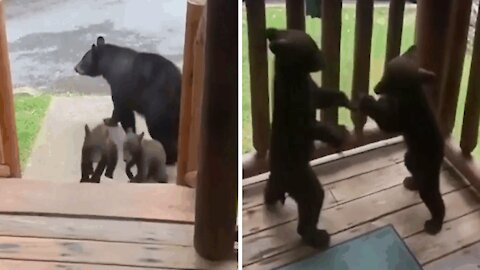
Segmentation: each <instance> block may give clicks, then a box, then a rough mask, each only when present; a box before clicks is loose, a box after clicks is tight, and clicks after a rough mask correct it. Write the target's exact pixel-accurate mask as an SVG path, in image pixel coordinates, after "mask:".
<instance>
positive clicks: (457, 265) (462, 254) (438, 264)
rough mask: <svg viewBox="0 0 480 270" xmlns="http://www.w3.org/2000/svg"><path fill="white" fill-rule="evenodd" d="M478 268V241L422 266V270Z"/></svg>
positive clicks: (472, 269)
mask: <svg viewBox="0 0 480 270" xmlns="http://www.w3.org/2000/svg"><path fill="white" fill-rule="evenodd" d="M479 268H480V243H476V244H473V245H471V246H469V247H466V248H463V249H461V250H459V251H457V252H455V253H452V254H450V255H448V256H446V257H444V258H442V259H440V260H437V261H434V262H432V263H429V264H427V265H425V266H424V267H423V269H424V270H477V269H479Z"/></svg>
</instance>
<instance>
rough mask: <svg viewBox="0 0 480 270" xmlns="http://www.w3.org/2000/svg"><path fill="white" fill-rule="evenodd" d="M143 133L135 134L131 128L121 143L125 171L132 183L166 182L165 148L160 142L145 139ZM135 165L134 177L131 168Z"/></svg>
mask: <svg viewBox="0 0 480 270" xmlns="http://www.w3.org/2000/svg"><path fill="white" fill-rule="evenodd" d="M143 136H144V133H143V132H142V133H140V135H137V134H135V132H133V130H132V129H131V128H129V129H128V130H127V136H126V138H125V142H124V144H123V160H124V161H125V163H126V173H127V176H128V178H129V179H130V182H132V183H147V182H151V183H167V167H166V165H165V161H166V158H165V150H164V149H163V146H162V144H161V143H159V142H158V141H155V140H146V139H144V138H143ZM133 166H136V167H137V175H136V176H135V177H134V176H133V174H132V172H131V168H132V167H133Z"/></svg>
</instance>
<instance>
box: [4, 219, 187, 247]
mask: <svg viewBox="0 0 480 270" xmlns="http://www.w3.org/2000/svg"><path fill="white" fill-rule="evenodd" d="M0 236H15V237H36V238H57V239H76V240H96V241H113V242H128V243H146V244H163V245H181V246H192V245H193V240H192V239H193V226H192V225H190V224H174V223H159V222H141V221H118V220H107V219H79V218H59V217H42V216H16V215H0Z"/></svg>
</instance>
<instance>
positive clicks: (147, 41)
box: [4, 0, 186, 95]
mask: <svg viewBox="0 0 480 270" xmlns="http://www.w3.org/2000/svg"><path fill="white" fill-rule="evenodd" d="M4 4H5V13H6V17H7V21H6V24H7V39H8V45H9V52H10V62H11V71H12V81H13V84H14V88H17V87H33V88H36V89H40V90H41V91H45V92H49V93H65V92H73V93H81V94H107V95H108V94H109V93H110V89H109V87H108V85H107V83H106V82H105V81H104V80H103V79H102V78H89V77H85V76H79V75H77V74H76V73H75V72H74V70H73V67H74V66H75V64H76V63H77V62H78V61H79V60H80V58H81V57H82V56H83V54H84V53H85V52H86V51H87V50H88V49H89V48H90V46H91V45H92V43H94V42H95V40H96V38H97V36H98V35H103V36H104V37H105V40H106V42H107V43H113V44H117V45H121V46H126V47H131V48H133V49H136V50H140V51H147V52H156V53H159V54H161V55H163V56H165V57H166V58H168V59H170V60H172V61H173V62H175V63H180V62H181V61H182V55H183V41H184V31H185V13H186V1H184V0H6V1H4Z"/></svg>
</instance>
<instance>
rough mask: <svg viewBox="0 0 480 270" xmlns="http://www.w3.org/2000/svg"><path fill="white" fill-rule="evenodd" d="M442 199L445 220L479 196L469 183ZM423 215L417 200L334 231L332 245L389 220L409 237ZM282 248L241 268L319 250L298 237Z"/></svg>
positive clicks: (472, 206) (276, 263)
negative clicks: (445, 209)
mask: <svg viewBox="0 0 480 270" xmlns="http://www.w3.org/2000/svg"><path fill="white" fill-rule="evenodd" d="M443 199H444V201H445V205H446V206H447V212H446V216H445V221H446V222H448V221H451V220H455V219H458V218H460V217H462V216H464V215H466V214H468V213H472V212H475V211H478V210H479V209H480V203H479V202H480V200H479V197H478V194H477V193H476V192H475V190H474V189H472V188H471V187H467V188H465V189H461V190H458V191H455V192H452V193H449V194H446V195H445V196H444V197H443ZM448 209H452V210H448ZM423 216H428V210H427V209H426V207H425V206H424V205H423V204H422V203H418V204H415V205H413V206H411V207H408V208H405V209H400V210H399V211H397V212H393V213H391V214H388V215H385V216H382V217H380V218H379V219H376V220H372V221H371V222H368V223H365V224H362V225H360V226H356V227H354V228H352V229H349V230H346V231H343V232H340V233H338V234H335V235H333V236H332V246H333V245H336V244H339V243H342V242H344V241H347V240H349V239H352V238H354V237H357V236H360V235H362V234H365V233H368V232H370V231H373V230H375V229H378V228H380V227H383V226H385V225H388V224H391V225H393V226H394V227H395V230H396V231H397V232H398V233H399V235H400V236H401V237H408V236H411V235H415V234H419V235H420V234H425V233H423V232H422V231H423V223H424V219H422V218H419V217H423ZM284 250H286V251H285V252H277V253H276V255H274V256H271V257H269V256H268V254H265V255H264V257H265V258H264V259H263V260H261V261H258V262H256V263H253V264H251V265H248V266H246V267H244V268H243V269H248V270H269V269H274V268H276V267H280V266H283V265H285V264H288V263H290V262H293V261H297V260H299V259H301V258H304V257H306V256H309V255H313V254H315V253H317V252H318V251H317V250H314V249H312V248H310V247H307V246H306V245H304V244H302V243H301V242H300V240H298V241H297V246H295V247H292V248H285V249H284ZM442 255H444V254H440V253H439V254H438V256H439V257H441V256H442ZM431 269H437V268H431Z"/></svg>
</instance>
